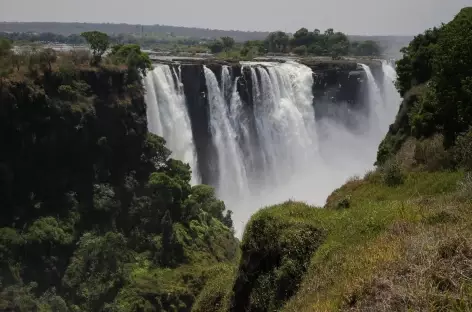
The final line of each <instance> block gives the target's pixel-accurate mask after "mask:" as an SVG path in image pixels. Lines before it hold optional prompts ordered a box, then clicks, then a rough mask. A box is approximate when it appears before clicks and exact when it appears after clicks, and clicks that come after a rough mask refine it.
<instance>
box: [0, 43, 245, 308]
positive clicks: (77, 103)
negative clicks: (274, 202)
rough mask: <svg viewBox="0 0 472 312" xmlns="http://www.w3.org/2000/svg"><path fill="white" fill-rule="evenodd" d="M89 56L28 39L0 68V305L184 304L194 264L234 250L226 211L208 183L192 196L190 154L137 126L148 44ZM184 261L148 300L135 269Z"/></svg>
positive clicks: (196, 276) (190, 297)
mask: <svg viewBox="0 0 472 312" xmlns="http://www.w3.org/2000/svg"><path fill="white" fill-rule="evenodd" d="M54 53H55V52H54ZM6 54H7V55H9V54H8V53H6ZM97 55H99V54H95V56H97ZM141 56H143V58H141ZM87 59H88V54H87V55H83V57H82V56H80V55H75V54H73V53H71V54H68V53H60V54H59V53H57V54H53V52H52V51H49V50H41V49H39V50H34V51H31V52H29V53H28V54H27V55H25V58H24V59H22V61H21V62H22V63H19V64H16V65H14V66H18V67H17V68H16V69H15V73H11V72H10V73H8V76H7V77H6V78H2V83H1V84H0V103H1V111H2V114H0V133H3V134H8V135H3V136H0V147H1V148H0V189H2V192H0V203H1V205H2V209H1V212H0V310H2V311H3V310H6V311H133V309H136V311H141V310H140V309H148V310H150V311H155V310H159V309H161V308H165V309H166V310H172V309H179V308H181V309H187V311H188V310H189V309H190V306H191V305H192V303H193V302H194V300H195V298H196V297H197V295H198V293H199V291H200V290H201V289H202V288H203V286H204V283H205V281H206V278H203V277H202V274H201V272H202V267H205V266H211V265H214V264H216V263H218V262H225V263H228V262H231V261H233V260H234V259H235V257H236V254H237V253H236V249H237V241H236V239H235V238H234V236H233V231H232V229H231V226H232V221H231V213H230V212H226V215H224V210H225V207H224V204H223V203H222V202H221V201H219V200H218V199H216V197H215V196H214V192H212V191H210V192H196V194H195V196H194V194H192V193H193V190H192V187H191V185H190V179H191V171H190V167H189V165H188V164H184V163H182V162H181V161H178V160H174V159H170V158H169V156H170V154H171V152H170V151H169V149H167V147H166V146H165V140H164V139H163V138H162V137H159V136H156V135H153V134H151V133H149V132H148V131H147V123H146V116H145V113H146V111H145V109H144V108H145V103H144V97H143V95H144V90H143V86H142V84H141V78H139V79H137V77H138V76H140V74H141V73H143V71H145V70H146V69H147V68H148V66H149V62H148V58H147V55H144V54H142V52H141V51H140V50H139V47H135V46H119V47H114V48H113V51H112V52H111V54H110V59H111V60H112V61H114V62H115V63H116V64H111V63H112V62H107V64H102V65H101V66H99V67H91V66H90V65H88V64H86V63H87ZM92 61H93V60H92ZM104 63H105V62H104ZM124 63H126V64H127V65H128V66H123V65H126V64H124ZM10 68H13V67H10ZM13 74H14V75H13ZM130 74H134V75H135V76H134V77H131V75H130ZM10 75H11V76H10ZM51 151H54V153H51ZM222 222H224V223H225V224H226V225H227V226H226V225H225V224H223V223H222ZM144 264H146V266H144ZM140 266H143V267H140ZM183 266H186V267H189V268H190V269H189V271H191V272H190V273H188V274H182V276H180V277H179V283H180V282H181V283H180V284H179V285H181V287H180V288H179V287H176V288H173V287H171V286H169V287H162V289H161V290H160V291H159V292H155V293H154V292H151V294H153V295H154V297H152V299H149V296H148V294H149V293H147V292H146V287H148V286H149V284H148V283H147V282H143V283H142V281H144V280H146V279H145V278H143V276H146V275H147V274H152V273H153V272H156V271H160V270H161V269H162V270H164V269H163V268H164V267H167V268H168V269H165V270H169V272H171V273H172V272H174V271H175V272H179V270H181V268H182V267H183ZM138 269H142V271H143V272H144V273H143V274H142V275H140V278H139V279H137V278H135V276H133V274H132V273H133V272H134V271H136V270H138ZM179 274H180V273H179ZM170 275H172V274H164V275H163V276H162V278H160V279H158V280H154V279H152V278H151V279H149V280H146V281H148V282H149V283H153V282H155V281H158V282H159V283H161V284H163V283H164V282H166V278H169V279H170V280H169V281H167V282H169V283H168V284H169V285H170V284H172V282H173V281H174V279H173V278H172V277H171V276H170ZM33 282H34V283H37V284H32V283H33ZM128 308H129V309H128Z"/></svg>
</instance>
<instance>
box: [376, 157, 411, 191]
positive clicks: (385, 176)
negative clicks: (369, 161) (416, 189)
mask: <svg viewBox="0 0 472 312" xmlns="http://www.w3.org/2000/svg"><path fill="white" fill-rule="evenodd" d="M381 172H382V182H383V183H384V184H385V185H387V186H391V187H393V186H398V185H401V184H403V182H404V180H405V177H404V174H403V172H402V170H401V169H400V166H399V165H398V163H397V162H396V161H394V160H391V161H389V162H387V163H386V164H385V165H384V166H383V167H382V168H381Z"/></svg>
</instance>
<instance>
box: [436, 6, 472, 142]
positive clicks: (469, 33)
mask: <svg viewBox="0 0 472 312" xmlns="http://www.w3.org/2000/svg"><path fill="white" fill-rule="evenodd" d="M471 43H472V7H469V8H464V9H462V10H461V11H460V12H459V14H457V15H456V17H455V18H454V19H453V20H452V21H451V22H449V23H448V24H446V25H444V27H443V28H442V30H441V34H440V36H439V39H438V41H437V44H436V47H435V51H434V52H435V53H434V57H433V61H432V63H433V67H432V69H433V82H434V83H433V87H434V89H435V92H436V95H437V99H438V102H439V106H438V110H437V111H436V114H437V115H438V117H437V120H438V122H439V123H440V125H441V126H442V127H443V129H444V136H445V140H446V145H448V144H452V143H453V142H454V140H455V138H456V136H457V135H458V134H459V133H461V132H464V131H466V130H468V128H469V126H470V125H471V124H472V49H471ZM428 69H429V68H428Z"/></svg>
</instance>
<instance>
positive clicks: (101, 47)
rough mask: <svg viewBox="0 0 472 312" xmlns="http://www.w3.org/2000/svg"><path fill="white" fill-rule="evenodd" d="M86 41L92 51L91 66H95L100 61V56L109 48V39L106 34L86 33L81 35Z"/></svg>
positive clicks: (97, 32)
mask: <svg viewBox="0 0 472 312" xmlns="http://www.w3.org/2000/svg"><path fill="white" fill-rule="evenodd" d="M81 36H82V37H84V38H85V40H87V43H88V44H89V45H90V48H91V49H92V55H93V64H95V65H97V64H99V63H100V61H101V60H102V55H103V54H104V53H105V52H106V50H107V49H108V47H109V46H110V38H109V37H108V35H107V34H105V33H102V32H99V31H87V32H83V33H82V34H81Z"/></svg>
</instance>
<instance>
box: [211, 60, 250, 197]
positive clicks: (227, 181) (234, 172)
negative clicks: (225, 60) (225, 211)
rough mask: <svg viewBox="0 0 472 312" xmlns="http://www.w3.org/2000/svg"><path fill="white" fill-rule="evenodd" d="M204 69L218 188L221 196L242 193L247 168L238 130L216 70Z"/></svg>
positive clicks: (245, 189)
mask: <svg viewBox="0 0 472 312" xmlns="http://www.w3.org/2000/svg"><path fill="white" fill-rule="evenodd" d="M203 70H204V74H205V80H206V85H207V90H208V106H209V113H210V127H211V135H212V141H213V144H214V146H215V147H216V150H217V156H218V166H217V167H218V175H219V176H218V185H217V186H216V188H217V192H218V194H219V195H220V196H222V197H223V198H227V197H228V196H244V195H245V193H247V188H248V183H247V176H246V170H245V167H244V165H243V164H244V162H243V157H242V152H241V150H240V148H239V146H238V142H237V139H238V138H237V134H236V132H235V130H234V128H233V126H232V125H231V121H230V119H229V111H228V106H227V105H226V102H225V101H224V97H223V92H222V91H221V90H220V87H219V86H218V80H217V79H216V76H215V74H214V73H213V72H212V71H211V70H210V69H209V68H208V67H206V66H204V68H203ZM222 80H223V81H224V80H225V79H224V78H223V79H222Z"/></svg>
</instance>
